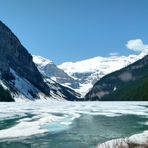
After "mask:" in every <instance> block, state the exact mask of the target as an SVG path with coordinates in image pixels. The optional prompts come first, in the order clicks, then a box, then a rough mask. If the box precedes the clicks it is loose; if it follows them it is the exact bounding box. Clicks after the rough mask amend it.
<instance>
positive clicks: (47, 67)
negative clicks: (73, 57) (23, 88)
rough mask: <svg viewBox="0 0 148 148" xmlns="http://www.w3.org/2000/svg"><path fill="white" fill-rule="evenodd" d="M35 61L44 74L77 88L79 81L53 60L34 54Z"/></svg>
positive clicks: (60, 82)
mask: <svg viewBox="0 0 148 148" xmlns="http://www.w3.org/2000/svg"><path fill="white" fill-rule="evenodd" d="M33 61H34V63H35V64H36V66H37V67H38V69H39V71H40V72H41V73H42V75H44V76H46V77H49V78H51V79H52V80H53V81H56V82H57V83H59V84H62V85H64V86H67V87H70V88H73V89H76V88H78V87H79V82H78V81H77V80H75V79H74V78H72V77H71V76H69V75H68V74H67V73H65V72H64V71H63V70H62V69H60V68H58V67H57V66H56V65H55V64H54V63H53V62H52V61H50V60H48V59H46V58H43V57H41V56H33Z"/></svg>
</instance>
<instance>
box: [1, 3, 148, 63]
mask: <svg viewBox="0 0 148 148" xmlns="http://www.w3.org/2000/svg"><path fill="white" fill-rule="evenodd" d="M0 19H1V20H2V21H3V22H4V23H5V24H6V25H8V26H9V27H10V28H11V30H12V31H13V32H14V33H15V34H16V35H17V36H18V38H19V39H20V41H21V42H22V44H23V45H24V46H25V47H26V48H27V49H28V50H29V52H31V53H32V54H35V55H41V56H44V57H46V58H49V59H51V60H53V61H54V62H55V63H56V64H59V63H61V62H64V61H77V60H82V59H87V58H91V57H95V56H108V55H109V53H120V54H121V55H128V54H131V53H133V51H132V50H129V49H127V48H126V46H125V44H126V43H127V41H128V40H131V39H137V38H140V39H142V41H143V42H144V43H148V0H0Z"/></svg>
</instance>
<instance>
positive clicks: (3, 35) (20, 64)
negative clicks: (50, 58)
mask: <svg viewBox="0 0 148 148" xmlns="http://www.w3.org/2000/svg"><path fill="white" fill-rule="evenodd" d="M0 81H1V86H2V87H3V88H5V89H6V90H7V92H9V93H11V97H12V98H14V99H15V100H16V101H17V100H19V99H20V100H22V99H23V100H28V99H29V100H35V99H51V98H53V99H67V100H73V99H74V100H76V99H77V97H76V96H75V94H74V92H73V91H72V90H69V89H68V90H66V89H67V88H64V87H63V86H60V85H59V88H56V87H55V86H56V85H58V84H55V83H52V84H50V82H44V81H45V79H43V76H42V75H41V74H40V72H39V71H38V69H37V67H36V65H35V64H34V62H33V60H32V56H31V55H30V54H29V53H28V51H27V50H26V49H25V48H24V47H23V45H22V44H21V43H20V41H19V40H18V38H17V37H16V36H15V35H14V34H13V33H12V31H11V30H10V29H9V28H8V27H7V26H6V25H5V24H3V23H2V22H1V21H0ZM1 90H2V92H6V91H5V90H4V89H1ZM53 90H54V92H55V93H53ZM65 92H66V93H65ZM5 94H6V93H5ZM69 97H71V98H69ZM6 101H7V100H6Z"/></svg>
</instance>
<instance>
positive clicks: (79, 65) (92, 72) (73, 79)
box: [33, 53, 146, 96]
mask: <svg viewBox="0 0 148 148" xmlns="http://www.w3.org/2000/svg"><path fill="white" fill-rule="evenodd" d="M144 55H146V53H141V54H139V55H129V56H110V57H95V58H91V59H87V60H83V61H78V62H65V63H62V64H61V65H58V66H56V65H55V64H54V63H53V62H51V61H50V60H48V59H45V58H43V57H40V56H34V58H33V60H34V62H35V63H36V65H37V67H38V69H39V71H40V72H41V73H42V74H43V75H46V76H47V77H50V78H51V79H52V80H54V81H56V82H58V83H60V84H61V85H64V86H67V87H70V88H72V89H74V90H75V91H76V92H79V93H81V94H82V96H83V95H85V94H86V93H87V92H88V91H89V89H91V88H92V86H93V85H94V83H95V82H96V81H97V80H99V79H100V78H102V77H103V76H105V75H107V74H109V73H111V72H113V71H116V70H119V69H121V68H123V67H126V66H127V65H129V64H131V63H133V62H135V61H137V60H139V59H141V58H143V57H144Z"/></svg>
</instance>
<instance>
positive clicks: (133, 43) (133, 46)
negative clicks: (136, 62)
mask: <svg viewBox="0 0 148 148" xmlns="http://www.w3.org/2000/svg"><path fill="white" fill-rule="evenodd" d="M126 47H127V48H128V49H130V50H133V51H138V52H143V51H148V44H144V43H143V41H142V40H141V39H135V40H129V41H128V42H127V44H126Z"/></svg>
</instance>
